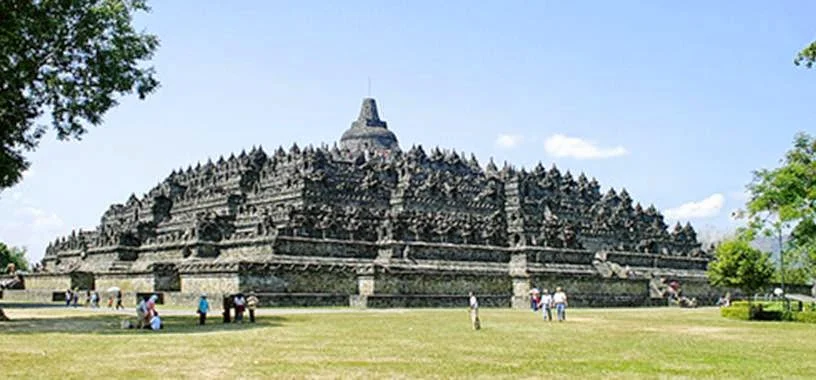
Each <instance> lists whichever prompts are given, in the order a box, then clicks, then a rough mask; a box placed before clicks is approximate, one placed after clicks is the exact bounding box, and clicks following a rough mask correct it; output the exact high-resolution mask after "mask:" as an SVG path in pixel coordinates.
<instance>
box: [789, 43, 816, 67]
mask: <svg viewBox="0 0 816 380" xmlns="http://www.w3.org/2000/svg"><path fill="white" fill-rule="evenodd" d="M793 63H794V64H795V65H796V66H800V65H801V66H805V67H807V68H811V67H813V64H814V63H816V41H814V42H811V43H810V45H808V46H807V47H805V48H804V49H802V51H800V52H799V54H796V58H794V59H793Z"/></svg>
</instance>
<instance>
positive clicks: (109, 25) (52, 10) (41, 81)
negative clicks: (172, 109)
mask: <svg viewBox="0 0 816 380" xmlns="http://www.w3.org/2000/svg"><path fill="white" fill-rule="evenodd" d="M140 11H143V12H149V11H150V8H149V7H148V6H147V4H146V1H145V0H15V1H0V191H2V190H3V189H4V188H8V187H11V186H13V185H14V184H16V183H17V182H19V181H20V179H21V178H22V173H23V172H24V171H25V170H26V169H28V167H29V166H30V163H29V162H28V160H27V159H26V158H25V157H24V156H23V154H24V152H26V151H33V150H34V149H35V148H36V147H37V144H38V143H39V141H40V139H41V138H42V137H43V136H44V135H45V133H46V131H47V128H46V126H44V125H40V124H38V121H37V119H39V118H40V117H41V116H43V114H44V113H45V112H49V113H50V117H47V118H45V119H46V121H49V119H50V124H51V127H53V129H54V130H55V131H56V134H57V138H58V139H60V140H69V139H71V138H75V139H77V140H79V139H81V137H82V135H83V134H85V132H86V126H88V125H91V126H96V125H99V124H101V123H102V116H103V115H104V114H105V113H106V112H107V111H108V110H110V109H111V108H112V107H114V106H116V105H117V104H118V102H117V97H119V96H121V95H125V94H130V93H132V92H134V91H135V92H136V93H137V94H138V96H139V98H140V99H144V98H145V97H146V96H147V95H148V94H150V93H151V92H153V91H154V90H155V89H156V88H157V87H158V85H159V82H158V81H157V80H156V78H155V77H154V74H155V70H154V69H153V68H152V67H143V66H142V63H143V61H146V60H149V59H150V58H152V56H153V53H154V52H155V50H156V48H157V47H158V45H159V41H158V39H157V37H156V36H154V35H150V34H146V33H144V32H137V31H136V30H135V29H134V27H133V25H132V21H133V15H134V14H135V13H137V12H140Z"/></svg>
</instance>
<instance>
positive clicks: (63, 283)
mask: <svg viewBox="0 0 816 380" xmlns="http://www.w3.org/2000/svg"><path fill="white" fill-rule="evenodd" d="M25 287H26V289H32V290H62V291H64V290H66V289H68V288H71V289H93V288H94V276H93V274H90V273H77V272H74V273H66V274H51V273H32V274H27V275H26V276H25Z"/></svg>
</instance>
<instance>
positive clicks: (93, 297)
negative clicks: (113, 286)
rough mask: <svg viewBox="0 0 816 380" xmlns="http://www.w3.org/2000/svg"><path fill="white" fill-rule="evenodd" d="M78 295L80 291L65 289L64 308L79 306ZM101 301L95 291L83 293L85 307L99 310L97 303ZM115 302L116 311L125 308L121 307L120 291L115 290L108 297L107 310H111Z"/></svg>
mask: <svg viewBox="0 0 816 380" xmlns="http://www.w3.org/2000/svg"><path fill="white" fill-rule="evenodd" d="M79 295H80V291H79V290H78V289H73V290H72V289H66V290H65V306H73V307H78V306H79ZM101 300H102V297H100V296H99V292H97V291H96V290H86V291H85V306H87V307H91V308H94V309H97V308H99V302H100V301H101ZM114 300H116V310H119V309H124V308H125V307H124V306H123V305H122V291H121V290H117V291H116V292H115V293H114V294H111V295H109V296H108V308H113V307H114V305H113V302H114Z"/></svg>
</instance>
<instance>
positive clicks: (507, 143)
mask: <svg viewBox="0 0 816 380" xmlns="http://www.w3.org/2000/svg"><path fill="white" fill-rule="evenodd" d="M521 140H522V137H521V136H520V135H499V137H496V145H498V146H499V147H501V148H512V147H515V146H517V145H519V144H521Z"/></svg>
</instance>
